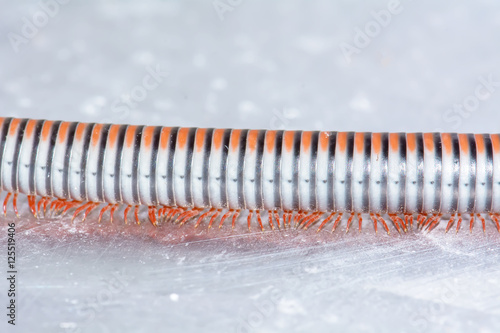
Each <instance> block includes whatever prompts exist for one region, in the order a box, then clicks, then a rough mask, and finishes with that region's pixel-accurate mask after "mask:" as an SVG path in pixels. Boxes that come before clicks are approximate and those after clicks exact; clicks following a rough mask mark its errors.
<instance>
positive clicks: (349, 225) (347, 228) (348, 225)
mask: <svg viewBox="0 0 500 333" xmlns="http://www.w3.org/2000/svg"><path fill="white" fill-rule="evenodd" d="M353 219H354V213H351V216H349V219H347V227H346V228H345V233H346V234H347V233H348V232H349V229H350V228H351V223H352V220H353Z"/></svg>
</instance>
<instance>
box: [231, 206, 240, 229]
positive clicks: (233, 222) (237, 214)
mask: <svg viewBox="0 0 500 333" xmlns="http://www.w3.org/2000/svg"><path fill="white" fill-rule="evenodd" d="M240 213H241V211H240V210H239V209H237V210H236V213H235V214H234V215H233V221H232V223H231V224H232V228H233V229H234V225H235V223H236V220H237V219H238V216H240Z"/></svg>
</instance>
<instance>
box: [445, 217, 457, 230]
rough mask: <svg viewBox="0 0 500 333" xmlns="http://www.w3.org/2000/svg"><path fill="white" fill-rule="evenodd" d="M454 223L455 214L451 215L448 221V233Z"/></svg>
mask: <svg viewBox="0 0 500 333" xmlns="http://www.w3.org/2000/svg"><path fill="white" fill-rule="evenodd" d="M454 222H455V214H453V215H451V217H450V220H449V221H448V225H447V226H446V232H448V231H450V229H451V227H452V226H453V223H454Z"/></svg>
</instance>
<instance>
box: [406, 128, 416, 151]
mask: <svg viewBox="0 0 500 333" xmlns="http://www.w3.org/2000/svg"><path fill="white" fill-rule="evenodd" d="M406 144H407V145H408V150H409V151H412V152H413V151H415V149H417V136H416V135H415V133H408V134H406Z"/></svg>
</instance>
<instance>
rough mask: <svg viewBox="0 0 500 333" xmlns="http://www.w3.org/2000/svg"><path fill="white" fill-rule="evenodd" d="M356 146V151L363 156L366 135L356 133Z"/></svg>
mask: <svg viewBox="0 0 500 333" xmlns="http://www.w3.org/2000/svg"><path fill="white" fill-rule="evenodd" d="M354 145H355V146H356V151H357V152H358V153H359V154H361V153H362V152H363V148H364V147H365V133H363V132H356V134H354Z"/></svg>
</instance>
